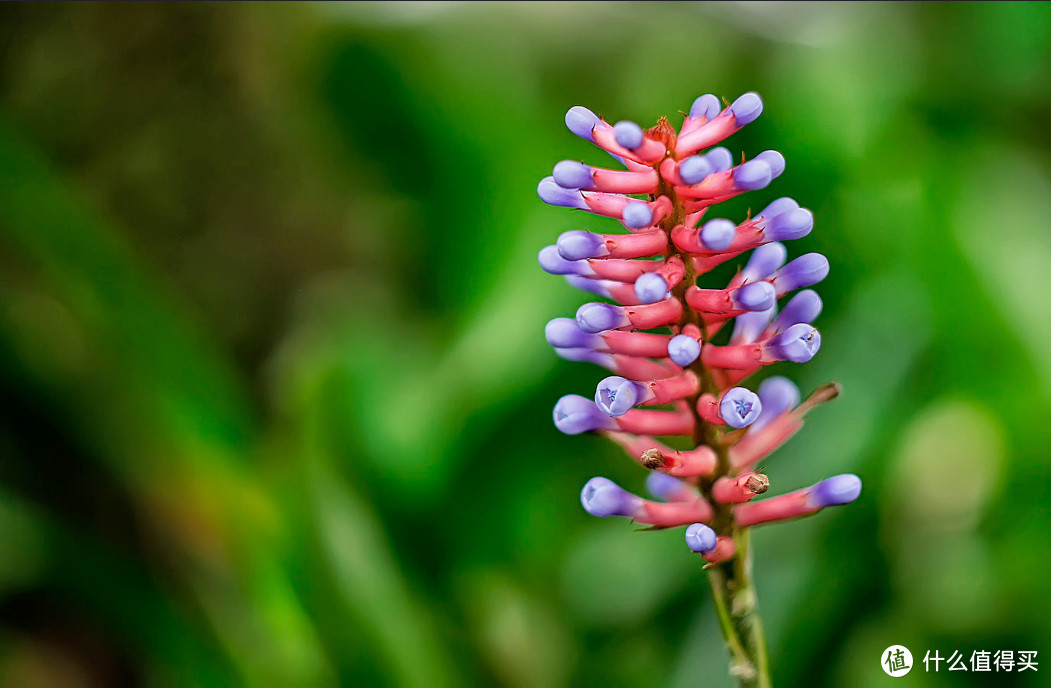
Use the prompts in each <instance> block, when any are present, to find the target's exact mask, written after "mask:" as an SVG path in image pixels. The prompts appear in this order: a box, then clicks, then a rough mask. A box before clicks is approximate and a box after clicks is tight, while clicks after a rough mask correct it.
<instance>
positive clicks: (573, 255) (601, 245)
mask: <svg viewBox="0 0 1051 688" xmlns="http://www.w3.org/2000/svg"><path fill="white" fill-rule="evenodd" d="M555 246H556V247H558V254H559V255H560V256H562V257H563V258H565V259H566V260H586V259H588V258H601V257H603V256H605V255H607V254H608V253H609V250H608V249H607V248H606V242H604V241H603V240H602V237H600V236H598V235H597V234H592V233H591V232H585V231H584V230H582V229H571V230H569V231H568V232H562V234H561V235H560V236H559V237H558V241H557V242H555Z"/></svg>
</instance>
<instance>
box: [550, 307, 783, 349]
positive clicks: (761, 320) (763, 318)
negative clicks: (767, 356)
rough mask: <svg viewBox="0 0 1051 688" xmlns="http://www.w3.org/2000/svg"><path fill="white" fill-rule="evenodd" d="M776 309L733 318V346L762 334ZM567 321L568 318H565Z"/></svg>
mask: <svg viewBox="0 0 1051 688" xmlns="http://www.w3.org/2000/svg"><path fill="white" fill-rule="evenodd" d="M775 312H776V309H775V308H774V307H773V306H771V307H770V308H767V309H766V310H763V311H748V312H747V313H742V314H741V315H739V316H737V317H736V318H734V333H733V336H732V337H731V338H730V339H731V341H732V342H734V343H735V344H751V343H752V342H754V341H755V340H756V339H758V338H759V335H760V334H762V333H763V330H765V329H766V326H767V325H769V324H770V319H771V318H773V317H774V313H775ZM567 319H568V318H567Z"/></svg>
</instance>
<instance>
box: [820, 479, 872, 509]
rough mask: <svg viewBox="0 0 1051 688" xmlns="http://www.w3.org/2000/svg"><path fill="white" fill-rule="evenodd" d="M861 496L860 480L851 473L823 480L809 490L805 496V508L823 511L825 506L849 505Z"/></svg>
mask: <svg viewBox="0 0 1051 688" xmlns="http://www.w3.org/2000/svg"><path fill="white" fill-rule="evenodd" d="M860 494H861V478H859V477H858V476H856V475H854V474H853V473H844V474H842V475H834V476H832V477H831V478H825V479H824V480H822V481H821V482H819V483H818V484H817V485H814V486H813V487H811V488H810V490H809V493H808V494H807V506H809V507H811V508H814V509H824V508H825V507H827V506H842V505H843V504H850V503H851V502H853V501H854V500H855V499H857V498H858V495H860Z"/></svg>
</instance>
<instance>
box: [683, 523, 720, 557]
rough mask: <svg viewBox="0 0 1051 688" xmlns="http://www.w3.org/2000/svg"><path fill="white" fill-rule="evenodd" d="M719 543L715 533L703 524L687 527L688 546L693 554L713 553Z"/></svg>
mask: <svg viewBox="0 0 1051 688" xmlns="http://www.w3.org/2000/svg"><path fill="white" fill-rule="evenodd" d="M717 542H718V540H717V536H716V534H715V531H714V530H712V529H711V528H710V527H708V526H706V525H705V524H703V523H694V524H692V525H689V526H687V527H686V546H687V547H689V548H690V551H691V552H696V553H697V554H704V553H705V552H711V551H712V550H713V549H715V545H716V543H717Z"/></svg>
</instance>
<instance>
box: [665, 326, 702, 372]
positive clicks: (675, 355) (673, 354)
mask: <svg viewBox="0 0 1051 688" xmlns="http://www.w3.org/2000/svg"><path fill="white" fill-rule="evenodd" d="M700 355H701V344H700V342H698V341H697V340H696V339H694V338H693V337H691V336H690V335H688V334H677V335H675V336H674V337H672V338H671V339H670V340H668V357H669V358H671V360H672V361H674V362H675V364H676V365H680V366H682V367H683V368H685V367H686V366H688V365H690V364H691V363H693V362H694V361H696V360H697V358H698V357H699V356H700Z"/></svg>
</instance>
